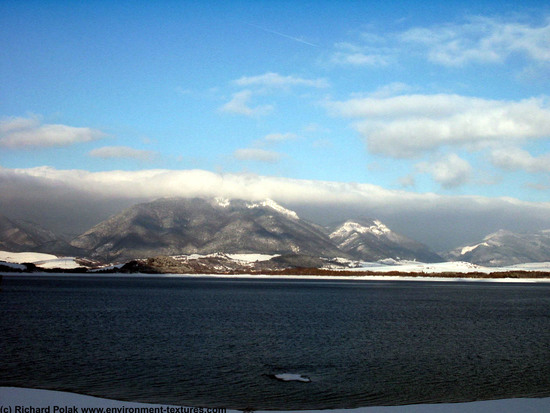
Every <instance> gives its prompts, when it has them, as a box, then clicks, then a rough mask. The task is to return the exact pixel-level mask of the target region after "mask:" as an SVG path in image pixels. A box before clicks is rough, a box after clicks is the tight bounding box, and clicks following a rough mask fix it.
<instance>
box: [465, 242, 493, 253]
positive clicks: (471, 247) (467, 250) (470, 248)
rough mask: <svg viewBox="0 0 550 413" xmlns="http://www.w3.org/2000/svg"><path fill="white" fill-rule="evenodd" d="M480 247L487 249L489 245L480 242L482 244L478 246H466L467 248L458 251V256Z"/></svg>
mask: <svg viewBox="0 0 550 413" xmlns="http://www.w3.org/2000/svg"><path fill="white" fill-rule="evenodd" d="M481 246H485V247H488V246H489V244H487V243H486V242H482V243H480V244H476V245H472V246H468V247H463V248H462V249H461V250H460V255H464V254H467V253H469V252H470V251H473V250H475V249H476V248H477V247H481Z"/></svg>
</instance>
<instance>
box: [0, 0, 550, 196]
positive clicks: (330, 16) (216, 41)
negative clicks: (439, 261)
mask: <svg viewBox="0 0 550 413" xmlns="http://www.w3.org/2000/svg"><path fill="white" fill-rule="evenodd" d="M0 42H1V47H0V79H2V80H1V82H0V122H1V123H0V167H1V168H2V170H3V171H4V173H11V172H13V173H15V172H14V171H17V173H27V174H29V175H37V174H38V172H37V171H41V172H40V174H42V175H43V176H44V175H45V174H46V172H45V171H48V172H47V174H50V175H48V176H55V179H59V180H61V181H63V180H68V179H69V178H67V176H69V174H71V173H70V172H69V171H71V170H79V171H80V172H81V174H87V173H98V172H102V173H104V174H103V175H101V176H108V174H109V173H112V174H113V176H114V174H115V173H119V172H120V171H129V172H132V171H134V172H136V173H135V174H134V175H132V174H130V175H127V176H129V177H131V178H128V180H130V181H131V180H134V179H135V180H138V179H140V178H138V177H139V176H142V175H139V174H138V172H139V171H150V170H158V169H163V170H167V171H188V170H202V171H207V172H210V173H214V174H218V175H219V176H225V175H227V174H229V175H231V176H234V177H235V176H237V177H238V176H241V175H242V176H258V177H271V178H286V179H294V180H307V181H314V182H317V181H319V182H326V181H329V182H336V183H341V184H346V185H348V184H351V185H353V184H366V185H373V186H376V187H377V188H380V189H381V190H389V191H397V192H396V193H402V194H404V196H415V195H417V194H438V195H442V196H479V197H486V198H488V199H495V198H499V197H511V198H515V199H518V200H520V201H524V202H532V203H547V202H550V104H549V100H548V96H549V94H550V5H547V4H545V2H542V1H523V2H517V1H475V2H474V1H461V2H454V1H439V2H425V3H419V2H406V1H393V2H392V1H388V2H366V1H313V2H310V1H300V2H296V1H231V2H222V1H219V2H218V1H181V2H176V1H159V2H154V3H153V2H146V1H133V2H123V1H121V2H110V1H90V2H68V1H9V0H5V1H3V2H2V3H1V4H0ZM43 167H47V168H43ZM37 168H42V169H37ZM72 176H74V173H72ZM95 176H96V177H97V176H100V175H95ZM136 182H137V181H136ZM144 185H145V183H144Z"/></svg>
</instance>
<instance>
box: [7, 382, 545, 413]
mask: <svg viewBox="0 0 550 413" xmlns="http://www.w3.org/2000/svg"><path fill="white" fill-rule="evenodd" d="M0 400H2V407H3V409H8V410H9V409H11V411H12V413H14V410H15V409H13V407H16V406H17V407H19V408H20V410H21V411H23V410H25V409H24V408H27V409H29V408H31V407H32V408H33V409H45V410H44V411H46V412H48V408H49V413H84V412H83V410H84V409H89V408H92V409H93V408H95V409H107V408H110V409H111V410H110V411H111V412H113V411H118V412H122V411H124V408H126V409H128V410H126V411H127V412H128V413H132V412H133V413H135V412H140V411H141V410H140V409H144V410H143V411H146V410H145V409H147V408H157V409H158V408H160V409H158V410H157V411H162V412H170V411H173V412H185V411H189V412H195V411H196V412H207V411H209V410H208V409H207V408H201V407H194V406H174V405H165V404H154V403H139V402H126V401H119V400H113V399H105V398H101V397H94V396H88V395H84V394H79V393H71V392H64V391H58V390H44V389H31V388H25V387H9V386H0ZM168 407H170V408H172V409H168ZM187 409H188V410H187ZM549 409H550V397H543V398H512V399H496V400H481V401H473V402H463V403H434V404H428V403H424V404H409V405H399V406H366V407H358V408H351V409H330V410H298V411H299V412H300V413H322V412H330V413H421V412H422V413H482V412H483V413H497V412H498V413H517V412H519V411H521V412H522V413H538V412H542V411H548V410H549ZM25 411H30V410H25ZM33 411H37V410H33ZM98 411H100V410H96V412H98ZM210 411H216V409H214V408H210ZM253 411H254V412H255V413H276V412H281V413H288V412H291V411H293V410H285V411H277V410H253ZM294 411H296V410H294ZM217 412H218V413H222V412H224V413H239V412H242V411H241V410H234V409H224V408H219V409H217Z"/></svg>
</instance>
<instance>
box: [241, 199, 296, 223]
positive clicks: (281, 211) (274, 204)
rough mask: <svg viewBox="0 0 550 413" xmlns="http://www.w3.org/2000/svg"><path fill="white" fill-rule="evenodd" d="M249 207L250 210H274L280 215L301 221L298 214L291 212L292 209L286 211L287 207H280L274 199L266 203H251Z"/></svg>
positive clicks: (267, 200)
mask: <svg viewBox="0 0 550 413" xmlns="http://www.w3.org/2000/svg"><path fill="white" fill-rule="evenodd" d="M247 207H248V208H261V207H268V208H271V209H274V210H275V211H277V212H278V213H279V214H282V215H285V216H287V217H289V218H292V219H300V217H299V216H298V214H297V213H296V212H294V211H291V210H290V209H286V208H285V207H283V206H281V205H279V204H278V203H277V202H275V201H273V200H272V199H266V200H265V201H261V202H254V203H249V204H248V205H247Z"/></svg>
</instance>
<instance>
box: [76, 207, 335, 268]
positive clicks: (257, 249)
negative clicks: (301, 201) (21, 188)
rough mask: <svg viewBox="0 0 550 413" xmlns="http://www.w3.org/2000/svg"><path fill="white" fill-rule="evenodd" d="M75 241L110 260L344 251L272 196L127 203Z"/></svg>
mask: <svg viewBox="0 0 550 413" xmlns="http://www.w3.org/2000/svg"><path fill="white" fill-rule="evenodd" d="M71 244H72V245H73V246H75V247H78V248H82V249H86V250H88V251H90V255H91V256H92V257H94V258H98V259H103V260H108V261H115V260H116V261H119V260H124V259H132V258H143V257H154V256H159V255H167V256H173V255H180V254H211V253H216V252H224V253H227V254H234V253H263V254H266V253H267V254H289V253H295V254H297V253H299V254H305V255H313V256H327V257H335V256H340V255H342V252H341V251H339V250H338V248H336V247H335V246H334V245H333V243H332V242H331V240H330V239H329V238H328V236H327V235H326V234H325V233H324V232H323V231H321V230H319V229H318V228H317V227H316V226H314V225H312V224H310V223H308V222H307V221H305V220H302V219H300V218H299V217H298V215H297V214H296V213H295V212H294V211H291V210H288V209H286V208H284V207H282V206H281V205H279V204H277V203H276V202H274V201H272V200H265V201H261V202H248V201H243V200H229V199H222V198H214V199H202V198H193V199H189V198H170V199H159V200H156V201H153V202H149V203H143V204H138V205H135V206H133V207H130V208H128V209H126V210H125V211H123V212H121V213H120V214H118V215H115V216H113V217H111V218H110V219H108V220H106V221H104V222H102V223H100V224H98V225H96V226H95V227H93V228H92V229H90V230H89V231H87V232H86V233H84V234H82V235H81V236H79V237H77V238H76V239H74V240H73V241H72V243H71Z"/></svg>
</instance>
